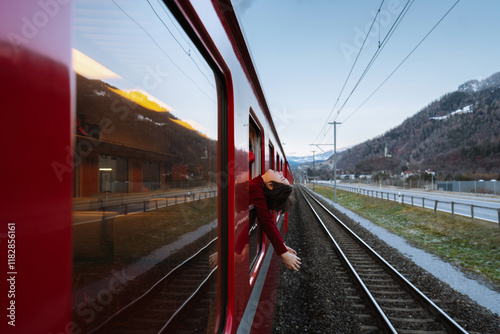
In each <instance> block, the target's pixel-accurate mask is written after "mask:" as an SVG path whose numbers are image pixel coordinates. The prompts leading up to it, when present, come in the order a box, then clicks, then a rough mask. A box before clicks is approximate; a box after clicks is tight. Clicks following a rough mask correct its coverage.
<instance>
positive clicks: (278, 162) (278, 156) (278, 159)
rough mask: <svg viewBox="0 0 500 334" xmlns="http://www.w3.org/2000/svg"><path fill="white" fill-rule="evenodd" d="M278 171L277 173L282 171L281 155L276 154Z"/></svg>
mask: <svg viewBox="0 0 500 334" xmlns="http://www.w3.org/2000/svg"><path fill="white" fill-rule="evenodd" d="M276 170H277V171H280V170H281V168H280V155H279V154H278V153H276Z"/></svg>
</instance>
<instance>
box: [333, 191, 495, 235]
mask: <svg viewBox="0 0 500 334" xmlns="http://www.w3.org/2000/svg"><path fill="white" fill-rule="evenodd" d="M342 189H343V190H347V191H350V192H352V193H357V194H360V195H365V196H370V197H375V198H380V199H387V200H388V201H391V200H393V201H394V202H398V203H401V204H402V205H405V204H410V203H411V206H415V205H416V204H415V200H417V201H418V200H421V201H422V208H423V209H426V208H427V209H428V207H426V206H425V202H426V201H427V202H431V203H432V202H434V209H433V211H434V213H436V212H437V211H441V212H448V211H444V210H438V209H437V206H438V203H442V204H450V208H451V211H450V212H451V216H452V217H454V216H455V214H458V213H455V206H456V205H462V206H466V207H467V206H468V207H470V217H471V219H472V221H474V220H475V219H476V218H477V217H475V216H474V209H486V210H492V211H496V212H497V216H498V220H497V223H498V225H499V227H500V209H495V208H490V207H486V206H480V205H474V204H469V203H461V202H455V201H441V200H437V199H429V198H425V197H418V196H409V195H406V196H405V195H404V194H396V193H394V192H384V191H379V190H373V189H363V188H357V187H346V186H342ZM391 197H393V199H391ZM405 197H410V199H411V200H410V203H406V202H405ZM467 217H468V216H467ZM478 219H481V218H478Z"/></svg>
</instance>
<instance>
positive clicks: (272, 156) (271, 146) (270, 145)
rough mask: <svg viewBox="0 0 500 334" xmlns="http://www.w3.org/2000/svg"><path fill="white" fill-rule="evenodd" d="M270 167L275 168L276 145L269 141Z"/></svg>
mask: <svg viewBox="0 0 500 334" xmlns="http://www.w3.org/2000/svg"><path fill="white" fill-rule="evenodd" d="M269 169H274V146H273V144H271V143H269Z"/></svg>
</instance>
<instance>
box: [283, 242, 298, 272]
mask: <svg viewBox="0 0 500 334" xmlns="http://www.w3.org/2000/svg"><path fill="white" fill-rule="evenodd" d="M287 249H288V252H286V253H283V254H281V259H282V260H283V263H284V264H285V266H286V267H287V268H288V269H290V270H292V269H293V270H295V271H299V268H300V265H301V264H302V262H300V258H299V257H297V255H295V254H297V252H295V251H294V250H293V249H291V248H288V247H287Z"/></svg>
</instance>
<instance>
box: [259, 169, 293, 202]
mask: <svg viewBox="0 0 500 334" xmlns="http://www.w3.org/2000/svg"><path fill="white" fill-rule="evenodd" d="M262 179H263V180H264V193H265V195H266V202H267V206H268V208H269V209H271V210H274V211H282V212H287V211H288V210H289V209H290V208H291V207H292V205H293V203H294V202H295V198H294V197H293V195H292V191H293V186H291V185H290V183H289V182H288V180H287V179H286V178H285V177H284V176H283V173H281V172H277V171H274V170H271V169H270V170H268V171H267V172H266V173H265V174H264V175H262Z"/></svg>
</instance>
